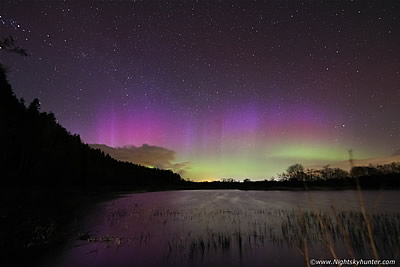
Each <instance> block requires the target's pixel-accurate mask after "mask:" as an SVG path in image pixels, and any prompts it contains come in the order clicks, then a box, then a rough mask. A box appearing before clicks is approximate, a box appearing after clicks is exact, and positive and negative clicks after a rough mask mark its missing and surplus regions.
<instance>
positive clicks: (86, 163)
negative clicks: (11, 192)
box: [0, 41, 183, 187]
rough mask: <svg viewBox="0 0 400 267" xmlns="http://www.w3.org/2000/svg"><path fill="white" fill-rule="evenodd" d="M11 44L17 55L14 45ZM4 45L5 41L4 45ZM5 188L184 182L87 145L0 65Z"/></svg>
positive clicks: (1, 153)
mask: <svg viewBox="0 0 400 267" xmlns="http://www.w3.org/2000/svg"><path fill="white" fill-rule="evenodd" d="M10 42H11V41H8V42H6V45H7V46H4V44H0V45H3V49H4V48H9V49H10V50H11V51H13V50H15V51H13V52H17V53H19V52H21V50H18V49H17V50H16V49H15V48H14V47H13V46H12V45H11V44H12V43H11V44H10ZM3 43H4V42H3ZM0 123H1V126H2V130H1V131H0V138H1V139H0V140H2V148H1V149H0V162H1V167H0V177H2V178H1V184H14V185H26V184H41V185H82V186H87V187H91V186H96V185H118V186H136V187H149V186H167V185H174V184H180V183H181V182H182V181H183V180H182V178H181V177H180V175H179V174H176V173H173V172H172V171H170V170H161V169H150V168H147V167H144V166H140V165H136V164H132V163H128V162H121V161H117V160H115V159H113V158H111V157H110V156H109V155H105V154H104V152H102V151H100V150H99V149H93V148H90V147H89V146H88V145H87V144H84V143H83V142H82V140H81V139H80V136H79V135H76V134H71V133H69V132H68V131H67V130H66V129H65V128H64V127H62V126H61V125H60V124H59V123H58V122H57V121H56V118H55V116H54V114H53V113H47V112H41V111H40V102H39V100H38V99H34V100H33V101H32V102H31V103H30V104H29V105H25V101H24V99H22V98H21V99H17V97H16V95H15V94H14V92H13V90H12V87H11V85H10V84H9V82H8V81H7V76H6V69H5V68H4V66H3V65H1V64H0Z"/></svg>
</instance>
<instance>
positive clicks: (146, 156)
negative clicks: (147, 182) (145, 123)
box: [90, 144, 189, 175]
mask: <svg viewBox="0 0 400 267" xmlns="http://www.w3.org/2000/svg"><path fill="white" fill-rule="evenodd" d="M90 146H91V147H93V148H96V149H100V150H102V151H103V152H104V153H106V154H108V155H110V156H111V157H113V158H115V159H117V160H121V161H127V162H132V163H136V164H140V165H143V166H151V167H156V168H159V169H168V170H172V171H174V172H176V173H179V174H181V175H183V174H184V172H185V170H186V169H188V164H189V162H181V163H174V161H175V157H176V152H175V151H173V150H169V149H167V148H164V147H159V146H150V145H147V144H143V145H142V146H141V147H136V146H124V147H116V148H114V147H109V146H107V145H101V144H92V145H90Z"/></svg>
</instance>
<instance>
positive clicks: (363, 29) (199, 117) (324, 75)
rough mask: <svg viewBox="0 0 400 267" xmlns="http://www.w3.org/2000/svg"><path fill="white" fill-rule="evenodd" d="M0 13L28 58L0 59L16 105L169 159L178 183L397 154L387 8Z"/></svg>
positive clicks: (220, 5) (220, 6)
mask: <svg viewBox="0 0 400 267" xmlns="http://www.w3.org/2000/svg"><path fill="white" fill-rule="evenodd" d="M0 16H1V17H0V37H1V38H4V37H7V36H8V35H12V36H13V37H14V38H15V40H16V42H17V43H18V44H19V45H20V46H22V47H23V48H25V49H26V50H27V51H28V53H29V54H30V56H29V57H20V56H18V55H15V54H7V53H2V54H1V62H2V63H3V64H5V65H6V66H8V67H9V80H10V82H11V84H12V85H13V89H14V91H15V93H16V94H17V96H18V97H23V98H24V99H25V100H26V102H27V103H29V102H30V101H32V99H33V98H35V97H37V98H39V99H40V101H41V110H42V111H47V112H50V111H52V112H53V113H54V114H55V116H56V118H57V119H58V121H59V123H60V124H62V125H63V126H64V127H65V128H66V129H67V130H68V131H70V132H71V133H76V134H79V135H80V136H81V138H82V140H83V141H84V142H86V143H89V144H105V145H107V146H110V147H122V146H135V147H131V149H136V150H140V151H142V150H143V151H145V150H146V149H148V148H154V149H153V150H152V151H153V152H154V153H156V152H157V151H160V153H164V152H165V153H167V154H168V153H169V154H168V157H167V161H168V164H169V165H165V164H164V165H162V166H164V167H165V166H167V167H171V169H173V170H175V171H179V172H180V173H182V175H183V177H185V178H190V179H193V180H207V179H208V180H210V179H219V178H222V177H232V178H235V179H242V178H245V177H248V178H251V179H254V180H256V179H265V178H268V177H271V176H274V175H276V174H277V173H279V172H282V171H284V170H285V169H286V167H287V166H289V165H290V164H293V163H296V162H299V163H302V164H304V165H305V166H314V165H324V164H328V163H335V162H337V161H343V160H347V159H348V149H353V151H354V156H355V158H359V159H366V158H374V157H385V156H390V155H393V154H394V153H396V152H397V151H398V150H399V149H400V116H399V114H400V1H364V0H363V1H302V2H300V1H294V0H293V1H265V2H264V1H239V2H230V1H216V0H215V1H210V2H206V1H170V2H167V1H161V2H158V1H64V2H61V1H57V2H55V1H54V2H53V1H37V2H35V1H1V3H0ZM143 144H147V145H145V146H142V145H143ZM126 149H128V150H129V148H126ZM157 149H158V150H157ZM136 152H137V151H136ZM136 152H135V153H136ZM151 155H153V156H154V157H155V158H156V157H157V155H154V154H151ZM149 165H151V164H149ZM153 165H155V166H160V165H157V164H156V163H155V164H153Z"/></svg>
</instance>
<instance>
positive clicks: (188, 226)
mask: <svg viewBox="0 0 400 267" xmlns="http://www.w3.org/2000/svg"><path fill="white" fill-rule="evenodd" d="M399 207H400V195H399V191H390V190H388V191H364V192H362V194H361V195H359V194H358V193H357V191H352V190H349V191H309V192H306V191H240V190H193V191H185V190H183V191H165V192H150V193H133V194H124V195H120V196H118V197H117V198H115V199H112V200H107V201H104V202H101V203H98V204H97V205H96V206H95V207H93V209H92V210H91V211H90V212H87V213H86V214H85V215H84V216H81V217H80V218H79V220H78V221H76V222H75V223H74V226H73V227H74V229H76V230H75V231H74V234H73V235H72V237H71V240H70V241H69V242H67V244H66V245H65V246H63V247H62V248H56V249H54V251H53V252H52V253H51V255H50V256H48V257H47V258H46V259H45V260H44V261H43V262H42V265H43V266H178V265H179V266H217V265H218V266H220V265H226V266H306V264H305V263H306V261H309V260H310V259H333V258H335V256H336V257H338V258H345V259H353V258H356V259H361V258H363V259H373V258H376V257H378V258H380V259H399V255H400V254H399V252H400V212H399ZM362 208H364V209H365V213H364V214H363V212H362ZM368 229H370V231H369V230H368ZM371 240H372V242H371Z"/></svg>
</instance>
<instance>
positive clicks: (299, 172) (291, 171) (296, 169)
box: [286, 163, 306, 181]
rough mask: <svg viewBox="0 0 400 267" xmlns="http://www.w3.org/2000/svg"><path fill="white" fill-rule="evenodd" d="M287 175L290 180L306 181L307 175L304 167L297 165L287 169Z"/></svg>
mask: <svg viewBox="0 0 400 267" xmlns="http://www.w3.org/2000/svg"><path fill="white" fill-rule="evenodd" d="M286 173H287V175H288V177H289V178H290V179H296V180H301V181H303V180H305V177H306V175H305V173H304V167H303V165H301V164H299V163H296V164H293V165H291V166H289V167H288V168H287V169H286Z"/></svg>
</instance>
